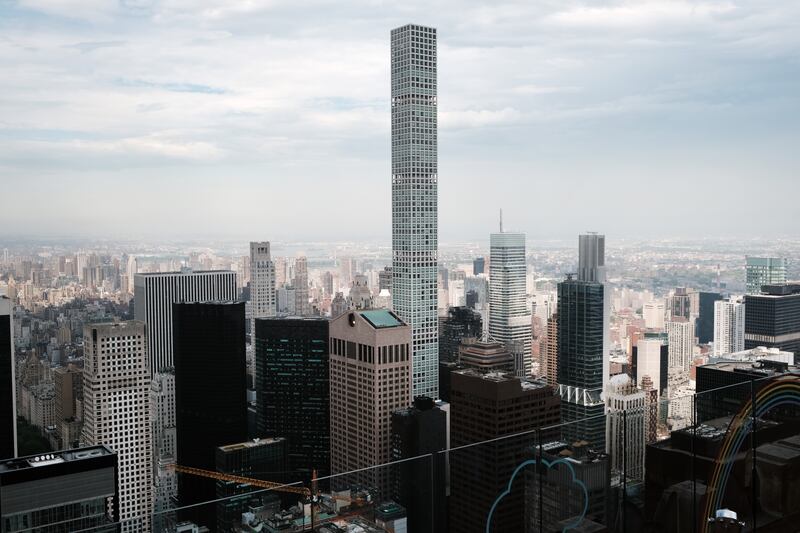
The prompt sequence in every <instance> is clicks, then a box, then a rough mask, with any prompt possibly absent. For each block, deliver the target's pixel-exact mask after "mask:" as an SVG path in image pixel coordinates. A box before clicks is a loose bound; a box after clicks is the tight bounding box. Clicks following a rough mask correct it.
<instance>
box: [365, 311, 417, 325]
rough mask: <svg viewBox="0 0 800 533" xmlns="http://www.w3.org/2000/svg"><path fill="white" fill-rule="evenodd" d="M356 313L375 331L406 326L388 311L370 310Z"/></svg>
mask: <svg viewBox="0 0 800 533" xmlns="http://www.w3.org/2000/svg"><path fill="white" fill-rule="evenodd" d="M357 312H358V314H360V315H361V316H362V317H364V319H365V320H366V321H367V322H369V323H370V325H371V326H372V327H373V328H375V329H382V328H396V327H400V326H405V325H406V324H405V322H403V321H402V320H400V318H399V317H398V316H397V315H396V314H394V313H392V312H391V311H389V310H388V309H370V310H368V311H357Z"/></svg>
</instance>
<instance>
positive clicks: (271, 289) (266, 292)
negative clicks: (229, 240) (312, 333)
mask: <svg viewBox="0 0 800 533" xmlns="http://www.w3.org/2000/svg"><path fill="white" fill-rule="evenodd" d="M276 305H277V303H276V301H275V263H273V262H272V256H271V255H270V244H269V242H251V243H250V308H251V312H252V316H253V320H255V319H256V318H264V317H268V316H275V313H276V309H277V308H276ZM255 331H256V330H255V325H254V323H251V324H250V334H251V335H255Z"/></svg>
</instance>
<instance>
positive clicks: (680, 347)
mask: <svg viewBox="0 0 800 533" xmlns="http://www.w3.org/2000/svg"><path fill="white" fill-rule="evenodd" d="M666 326H667V327H666V329H667V339H668V343H669V370H668V373H669V375H668V378H667V380H668V382H669V389H670V391H671V393H672V392H674V391H675V390H676V389H677V388H678V387H681V386H684V385H686V384H688V383H689V367H690V365H691V363H692V356H693V353H694V322H692V321H690V320H687V319H685V318H683V317H677V318H673V320H670V321H669V322H667V324H666ZM651 377H652V376H651Z"/></svg>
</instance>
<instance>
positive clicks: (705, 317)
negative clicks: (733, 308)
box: [695, 292, 722, 344]
mask: <svg viewBox="0 0 800 533" xmlns="http://www.w3.org/2000/svg"><path fill="white" fill-rule="evenodd" d="M697 296H698V298H697V301H698V313H697V321H696V322H695V333H696V334H697V342H698V343H700V344H708V343H709V342H711V341H713V340H714V316H715V315H714V313H715V311H714V306H715V304H716V302H718V301H720V300H722V295H721V294H719V293H716V292H699V293H697Z"/></svg>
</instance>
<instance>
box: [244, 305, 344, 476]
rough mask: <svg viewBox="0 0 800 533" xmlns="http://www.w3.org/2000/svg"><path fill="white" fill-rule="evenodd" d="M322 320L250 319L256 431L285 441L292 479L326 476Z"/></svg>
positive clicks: (327, 434) (327, 421)
mask: <svg viewBox="0 0 800 533" xmlns="http://www.w3.org/2000/svg"><path fill="white" fill-rule="evenodd" d="M329 331H330V330H329V327H328V320H327V319H325V318H270V319H263V320H256V336H255V343H256V383H255V389H256V429H257V432H258V434H259V435H261V436H262V437H269V438H284V439H285V440H286V455H287V471H288V472H290V473H291V474H292V477H293V479H292V481H300V480H303V481H308V480H310V479H311V475H312V472H313V471H314V470H316V472H317V475H318V476H319V477H324V476H327V475H329V474H330V470H331V467H330V383H329V372H330V364H329V358H328V352H329V350H328V338H329Z"/></svg>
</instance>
